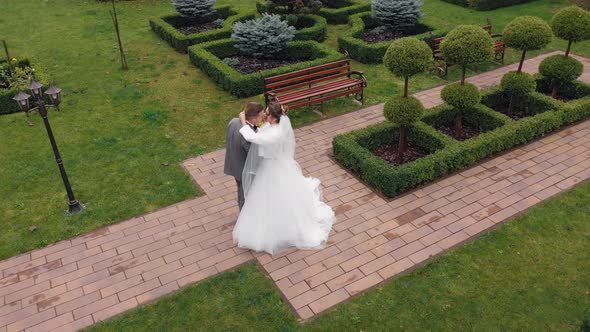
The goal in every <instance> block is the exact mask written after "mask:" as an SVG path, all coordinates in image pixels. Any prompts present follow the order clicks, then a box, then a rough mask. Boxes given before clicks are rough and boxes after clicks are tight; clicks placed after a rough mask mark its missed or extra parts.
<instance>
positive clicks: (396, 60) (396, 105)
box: [383, 37, 432, 164]
mask: <svg viewBox="0 0 590 332" xmlns="http://www.w3.org/2000/svg"><path fill="white" fill-rule="evenodd" d="M431 63H432V50H431V49H430V47H429V46H428V45H427V44H426V43H425V42H424V41H421V40H418V39H416V38H412V37H406V38H400V39H397V40H395V41H394V42H393V43H391V45H390V46H389V48H388V49H387V52H385V56H384V57H383V64H384V65H385V67H387V69H389V70H390V71H391V72H392V73H393V74H394V75H396V76H398V77H403V78H404V95H403V96H402V97H397V96H396V97H393V98H391V99H390V100H389V101H387V103H386V104H385V107H384V115H385V118H387V119H388V120H389V121H392V122H394V123H396V124H398V125H399V126H400V131H399V144H398V153H397V158H398V164H401V162H402V160H403V155H404V153H405V151H406V149H407V138H406V137H407V127H408V126H410V125H412V124H413V123H414V122H416V121H417V120H418V119H420V117H421V116H422V113H423V111H424V106H422V104H421V103H420V101H419V100H418V99H416V98H414V97H408V81H409V78H410V77H411V76H414V75H416V74H419V73H422V72H425V71H426V70H427V69H428V68H429V67H430V65H431Z"/></svg>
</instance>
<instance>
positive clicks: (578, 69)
mask: <svg viewBox="0 0 590 332" xmlns="http://www.w3.org/2000/svg"><path fill="white" fill-rule="evenodd" d="M583 72H584V65H583V64H582V63H581V62H580V61H578V60H576V59H574V58H572V57H567V58H566V57H565V56H563V55H561V54H557V55H553V56H550V57H548V58H546V59H544V60H543V61H541V64H540V65H539V73H541V75H543V76H545V77H547V78H549V79H550V80H551V84H552V89H551V97H553V98H555V97H557V90H558V88H559V86H561V85H563V84H566V83H568V82H571V81H573V80H575V79H576V78H578V77H580V75H582V73H583Z"/></svg>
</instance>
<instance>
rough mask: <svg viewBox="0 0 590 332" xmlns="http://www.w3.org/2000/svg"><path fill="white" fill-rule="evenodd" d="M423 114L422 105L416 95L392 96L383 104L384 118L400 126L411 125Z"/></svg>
mask: <svg viewBox="0 0 590 332" xmlns="http://www.w3.org/2000/svg"><path fill="white" fill-rule="evenodd" d="M423 114H424V106H423V105H422V102H421V101H420V100H419V99H418V98H416V97H412V96H410V97H403V96H394V97H392V98H390V99H389V100H388V101H387V102H385V105H384V106H383V115H384V116H385V118H386V119H387V120H389V121H391V122H393V123H395V124H398V125H400V126H406V127H407V126H411V125H412V124H414V123H415V122H416V121H418V120H419V119H420V118H421V117H422V115H423Z"/></svg>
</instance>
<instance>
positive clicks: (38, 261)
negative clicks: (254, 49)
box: [0, 56, 590, 332]
mask: <svg viewBox="0 0 590 332" xmlns="http://www.w3.org/2000/svg"><path fill="white" fill-rule="evenodd" d="M542 58H543V57H542V56H541V57H537V58H534V59H531V60H528V61H527V62H526V65H525V69H526V70H527V71H530V72H532V71H534V70H535V69H536V68H537V66H538V64H539V62H540V61H541V60H542ZM584 62H585V65H586V71H585V74H584V76H583V79H584V80H585V81H586V82H590V60H587V59H584ZM514 68H515V66H514V65H512V66H508V67H504V68H500V69H497V70H494V71H491V72H488V73H484V74H481V75H477V76H475V77H472V78H470V79H469V81H471V82H473V83H476V84H477V85H479V86H490V85H496V84H498V82H499V80H500V78H501V76H502V75H503V74H504V73H505V72H506V71H508V70H512V69H514ZM439 91H440V88H435V89H432V90H428V91H424V92H420V93H418V94H416V96H418V97H420V98H421V99H422V100H423V101H424V103H425V104H426V106H428V107H430V106H434V105H436V104H438V103H440V100H439V99H438V98H439V97H438V93H439ZM381 109H382V106H381V105H378V106H374V107H369V108H367V109H363V110H360V111H357V112H353V113H349V114H345V115H343V116H339V117H337V118H332V119H327V120H324V121H321V122H318V123H315V124H312V125H309V126H306V127H304V128H300V129H297V130H296V135H297V137H298V149H297V160H298V161H299V162H300V164H301V166H302V168H303V169H304V172H305V173H306V174H308V175H312V176H315V177H319V178H320V179H321V180H322V185H323V191H324V196H325V198H326V200H327V202H328V204H330V205H331V206H332V207H334V208H335V210H336V212H337V217H338V221H337V223H336V224H335V225H334V232H333V234H332V235H331V236H330V240H329V245H328V246H327V248H325V249H324V250H321V251H295V250H292V251H289V252H286V253H284V254H282V255H280V256H278V257H274V258H273V257H270V256H269V255H266V254H253V253H252V252H250V251H246V250H241V249H238V248H235V247H234V245H233V243H232V238H231V231H232V226H233V223H234V222H235V220H236V216H237V212H238V210H237V207H236V203H235V201H234V200H235V184H234V180H233V179H232V178H230V177H227V176H224V175H223V174H222V164H223V157H224V151H223V150H220V151H216V152H213V153H209V154H206V155H203V156H199V157H197V158H194V159H191V160H188V161H186V162H185V163H184V166H185V167H186V168H187V169H188V170H189V172H190V174H191V175H192V176H193V177H194V179H195V180H196V182H198V183H199V185H200V186H201V187H202V188H203V189H204V190H205V191H206V195H205V196H202V197H199V198H196V199H192V200H189V201H185V202H182V203H179V204H176V205H173V206H170V207H167V208H165V209H162V210H159V211H156V212H153V213H150V214H147V215H144V216H140V217H137V218H134V219H131V220H127V221H124V222H121V223H118V224H116V225H112V226H109V227H105V228H102V229H99V230H97V231H94V232H92V233H89V234H86V235H83V236H79V237H76V238H73V239H70V240H66V241H62V242H59V243H57V244H55V245H52V246H49V247H46V248H43V249H40V250H35V251H32V252H29V253H26V254H22V255H19V256H16V257H13V258H10V259H8V260H5V261H1V262H0V332H6V331H21V330H26V331H49V330H53V329H59V330H60V331H68V330H76V329H80V328H83V327H86V326H89V325H91V324H93V323H96V322H98V321H101V320H104V319H108V318H110V317H113V316H114V315H116V314H119V313H121V312H124V311H126V310H129V309H131V308H134V307H137V306H138V305H141V304H143V303H146V302H148V301H151V300H154V299H156V298H158V297H160V296H163V295H165V294H169V293H171V292H174V291H176V290H177V289H179V288H180V287H184V286H186V285H189V284H192V283H195V282H198V281H200V280H203V279H205V278H207V277H210V276H213V275H216V274H219V273H221V272H223V271H226V270H228V269H232V268H234V267H236V266H238V265H240V264H242V263H245V262H248V261H251V260H253V259H256V260H257V261H258V262H259V264H260V265H261V266H262V268H263V269H264V270H265V271H266V272H267V273H268V274H269V275H270V277H271V278H272V280H274V281H275V283H276V285H277V287H278V288H279V289H280V291H281V293H282V295H283V297H284V298H285V299H286V300H287V302H288V303H289V305H290V306H291V307H292V308H293V309H294V310H295V311H296V312H297V315H298V316H299V317H301V318H303V319H308V318H311V317H312V316H314V315H315V314H318V313H320V312H322V311H324V310H326V309H328V308H330V307H332V306H334V305H336V304H338V303H340V302H342V301H345V300H347V299H349V298H350V297H352V296H354V295H356V294H358V293H360V292H363V291H365V290H367V289H369V288H371V287H373V286H375V285H378V284H380V283H382V282H384V281H386V280H389V279H391V278H392V277H395V276H396V275H398V274H400V273H402V272H404V271H406V270H409V269H412V268H414V267H416V266H417V265H419V264H421V263H424V262H425V261H427V260H429V259H431V257H433V256H435V255H438V254H440V253H442V252H444V251H445V250H448V249H450V248H452V247H454V246H457V245H460V244H461V243H463V242H465V241H467V240H469V239H473V238H475V237H477V235H478V234H480V233H481V232H483V231H486V230H489V229H491V228H493V227H494V226H495V225H497V224H498V223H501V222H503V221H505V220H507V219H508V218H510V217H512V216H514V215H515V214H517V213H519V212H521V211H523V210H525V209H527V208H529V207H530V206H532V205H534V204H536V203H538V202H540V201H542V200H544V199H546V198H548V197H551V196H553V195H555V194H557V193H560V192H562V191H564V190H567V189H568V188H571V187H572V186H574V185H576V184H577V183H579V182H581V181H584V180H586V179H588V178H590V121H586V122H584V123H581V124H578V125H576V126H574V127H571V128H568V129H567V130H565V131H561V132H558V133H556V134H553V135H550V136H547V137H545V138H543V139H542V140H540V141H537V142H535V143H532V144H529V145H526V146H523V147H520V148H518V149H515V150H513V151H511V152H510V153H506V154H504V155H501V156H498V157H496V158H494V159H492V160H490V161H488V162H485V163H483V164H481V165H479V166H475V167H473V168H471V169H468V170H465V171H463V172H460V173H458V174H455V175H453V176H450V177H447V178H445V179H443V180H441V181H438V182H436V183H433V184H430V185H428V186H425V187H423V188H420V189H418V190H415V191H413V192H411V193H409V194H407V195H405V196H402V197H399V198H397V199H395V200H392V201H386V200H384V199H382V198H380V197H379V196H377V195H376V194H375V193H373V191H372V190H371V189H370V188H367V187H366V186H365V185H364V184H362V183H360V182H359V181H358V180H357V179H356V178H354V177H352V176H351V175H349V174H348V173H347V172H346V171H345V170H343V169H342V168H341V167H340V166H339V165H337V164H336V163H334V161H332V160H331V159H330V154H331V141H332V137H333V136H334V135H336V134H340V133H344V132H349V131H351V130H354V129H357V128H362V127H365V126H367V125H369V124H372V123H377V122H380V121H382V120H383V118H382V115H381Z"/></svg>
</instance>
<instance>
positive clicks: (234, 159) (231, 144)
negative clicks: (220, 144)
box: [223, 102, 264, 210]
mask: <svg viewBox="0 0 590 332" xmlns="http://www.w3.org/2000/svg"><path fill="white" fill-rule="evenodd" d="M263 111H264V107H263V106H262V105H261V104H259V103H252V102H250V103H248V104H246V108H245V109H244V113H245V115H246V124H247V125H248V126H250V128H252V130H254V131H257V130H258V127H257V126H256V124H257V123H260V122H262V120H263V116H264V112H263ZM241 128H242V122H241V121H240V119H238V118H233V119H232V120H231V121H230V122H229V124H228V125H227V134H226V143H225V144H226V149H225V165H224V168H223V172H224V173H225V174H226V175H231V176H233V177H234V178H235V179H236V184H237V185H238V205H239V206H240V210H242V207H243V206H244V188H243V187H242V171H243V170H244V164H245V163H246V158H247V157H248V151H249V150H250V142H248V141H246V139H244V137H243V136H242V134H240V129H241Z"/></svg>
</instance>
